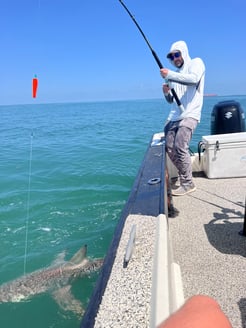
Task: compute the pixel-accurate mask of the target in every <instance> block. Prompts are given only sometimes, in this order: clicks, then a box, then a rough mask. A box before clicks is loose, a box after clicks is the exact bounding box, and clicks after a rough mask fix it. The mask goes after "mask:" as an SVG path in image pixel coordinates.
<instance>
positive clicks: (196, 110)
mask: <svg viewBox="0 0 246 328" xmlns="http://www.w3.org/2000/svg"><path fill="white" fill-rule="evenodd" d="M175 51H180V52H181V55H182V57H183V60H184V64H183V65H182V67H181V68H178V69H177V71H176V72H174V71H171V70H169V71H168V75H167V76H166V79H167V80H168V83H169V85H170V87H171V88H174V90H175V91H176V93H177V96H178V98H179V100H180V101H181V103H182V105H183V107H184V109H185V110H184V112H181V110H180V108H179V107H178V105H177V104H176V102H175V100H173V102H172V108H171V111H170V113H169V116H168V121H179V120H182V119H184V118H186V117H192V118H194V119H196V120H197V121H198V122H200V118H201V110H202V105H203V91H204V77H205V65H204V63H203V61H202V59H201V58H194V59H191V58H190V56H189V52H188V48H187V45H186V43H185V42H184V41H178V42H175V43H173V45H172V46H171V48H170V52H175ZM176 82H177V83H176ZM169 99H170V97H169ZM167 100H168V97H167Z"/></svg>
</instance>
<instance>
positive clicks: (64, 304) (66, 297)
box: [52, 286, 84, 317]
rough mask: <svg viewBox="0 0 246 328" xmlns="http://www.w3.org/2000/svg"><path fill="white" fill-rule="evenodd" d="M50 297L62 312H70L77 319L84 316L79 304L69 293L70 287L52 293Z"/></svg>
mask: <svg viewBox="0 0 246 328" xmlns="http://www.w3.org/2000/svg"><path fill="white" fill-rule="evenodd" d="M52 296H53V298H54V299H55V301H56V302H57V304H58V305H59V306H60V307H61V308H62V309H63V310H64V311H71V312H73V313H75V314H76V315H78V316H79V317H81V315H83V314H84V309H83V307H82V304H81V302H80V301H79V300H77V299H76V298H74V296H73V295H72V293H71V286H65V287H62V288H60V289H58V290H56V291H54V292H53V293H52Z"/></svg>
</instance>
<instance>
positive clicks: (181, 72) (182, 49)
mask: <svg viewBox="0 0 246 328" xmlns="http://www.w3.org/2000/svg"><path fill="white" fill-rule="evenodd" d="M167 58H168V59H169V60H170V61H171V63H172V64H173V65H174V66H175V67H176V68H177V70H176V71H172V70H169V69H167V68H162V69H161V71H160V72H161V76H162V77H163V78H164V79H166V81H167V82H168V83H165V84H164V85H163V92H164V95H165V98H166V100H167V101H168V102H169V103H172V107H171V111H170V113H169V116H168V119H167V124H166V126H165V128H164V132H165V139H166V151H167V153H168V155H169V157H170V159H171V161H172V162H173V164H174V165H175V166H176V168H177V169H178V173H179V178H180V186H179V188H177V189H174V190H172V194H173V195H174V196H182V195H186V194H187V193H190V192H192V191H195V190H196V187H195V185H194V183H193V181H192V165H191V158H190V154H189V143H190V140H191V137H192V134H193V132H194V130H195V128H196V126H197V124H198V122H200V118H201V110H202V105H203V90H204V75H205V66H204V63H203V61H202V60H201V59H200V58H194V59H191V58H190V56H189V51H188V48H187V45H186V43H185V42H184V41H178V42H175V43H173V45H172V46H171V49H170V52H169V53H168V54H167ZM171 89H174V91H175V92H176V94H177V96H178V98H179V100H180V101H181V105H182V106H178V105H177V103H176V101H175V98H174V97H173V94H172V92H171ZM181 107H182V109H180V108H181Z"/></svg>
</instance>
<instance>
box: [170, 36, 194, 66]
mask: <svg viewBox="0 0 246 328" xmlns="http://www.w3.org/2000/svg"><path fill="white" fill-rule="evenodd" d="M175 51H180V52H181V54H182V57H183V59H184V62H185V63H187V62H188V61H189V60H191V58H190V55H189V50H188V47H187V44H186V43H185V42H184V41H177V42H174V43H173V44H172V46H171V48H170V50H169V53H168V54H167V58H168V55H169V54H170V53H171V52H175Z"/></svg>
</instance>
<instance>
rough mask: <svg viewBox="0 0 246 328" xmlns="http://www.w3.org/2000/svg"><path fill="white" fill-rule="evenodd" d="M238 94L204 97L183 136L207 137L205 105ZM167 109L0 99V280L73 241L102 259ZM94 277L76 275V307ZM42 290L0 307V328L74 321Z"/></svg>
mask: <svg viewBox="0 0 246 328" xmlns="http://www.w3.org/2000/svg"><path fill="white" fill-rule="evenodd" d="M229 99H234V100H237V101H239V102H240V103H241V105H242V107H243V108H244V110H245V109H246V96H232V97H208V98H205V99H204V108H203V114H202V119H201V123H200V124H199V126H198V128H197V130H196V131H195V134H194V136H193V139H192V143H191V148H192V150H194V151H196V149H197V143H198V142H199V141H200V140H201V138H202V136H203V135H208V134H210V116H211V111H212V109H213V106H214V105H215V104H216V103H217V102H218V101H222V100H229ZM168 111H169V106H168V104H166V103H165V101H164V100H163V99H157V100H136V101H117V102H96V103H69V104H42V105H38V104H33V105H20V106H0V115H1V123H2V124H1V129H0V140H1V159H0V179H1V180H0V181H1V186H0V188H1V189H0V190H1V192H0V240H1V247H0V284H1V285H2V284H3V283H5V282H8V281H10V280H13V279H16V278H17V277H20V276H21V275H23V274H24V271H25V272H26V273H29V272H32V271H34V270H38V269H41V268H45V267H48V266H49V265H51V263H52V262H53V261H54V260H55V259H56V257H57V256H58V255H59V254H60V253H62V252H63V251H66V259H69V258H70V257H71V256H72V255H73V254H74V253H75V252H76V251H77V250H78V249H79V248H80V247H81V246H82V245H84V244H87V245H88V256H89V257H92V258H99V257H104V256H105V254H106V252H107V250H108V247H109V245H110V242H111V240H112V236H113V233H114V229H115V227H116V224H117V221H118V219H119V217H120V214H121V211H122V209H123V207H124V205H125V203H126V201H127V198H128V196H129V193H130V190H131V187H132V184H133V182H134V179H135V176H136V174H137V172H138V169H139V167H140V165H141V161H142V159H143V157H144V154H145V151H146V149H147V146H148V143H149V141H150V139H151V137H152V135H153V134H154V133H156V132H160V131H162V130H163V124H164V122H165V119H166V117H167V114H168ZM96 278H97V274H91V275H89V276H86V277H83V278H81V279H78V280H77V281H75V283H74V284H73V285H72V293H73V294H74V295H75V296H76V298H77V299H79V300H80V301H81V302H82V304H83V305H84V307H86V304H87V303H88V301H89V298H90V295H91V292H92V289H93V286H94V284H95V281H96ZM80 319H81V318H80V317H78V316H76V315H75V314H74V313H72V312H70V311H64V310H63V309H61V308H60V307H59V306H58V305H57V303H56V302H55V301H54V299H53V298H52V296H51V294H49V293H44V294H40V295H37V296H34V297H33V298H31V299H29V300H27V301H23V302H19V303H2V304H0V326H1V327H8V328H14V327H17V326H18V327H21V328H22V327H23V328H29V327H35V328H39V327H40V328H41V327H42V328H43V327H47V328H48V327H54V328H55V327H59V328H65V327H79V323H80Z"/></svg>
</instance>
